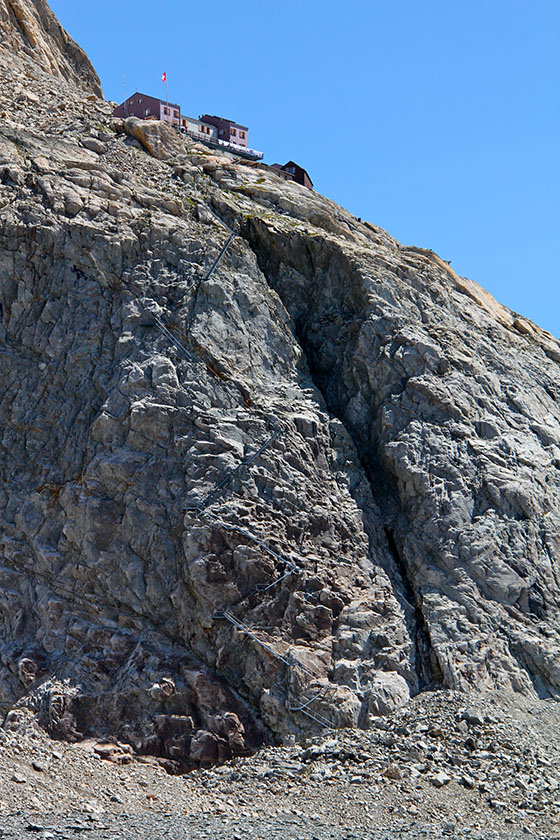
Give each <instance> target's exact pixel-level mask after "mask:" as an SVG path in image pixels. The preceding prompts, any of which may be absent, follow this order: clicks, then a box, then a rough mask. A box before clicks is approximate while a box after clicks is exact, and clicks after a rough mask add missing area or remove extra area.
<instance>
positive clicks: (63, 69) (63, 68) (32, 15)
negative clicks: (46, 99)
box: [0, 0, 103, 96]
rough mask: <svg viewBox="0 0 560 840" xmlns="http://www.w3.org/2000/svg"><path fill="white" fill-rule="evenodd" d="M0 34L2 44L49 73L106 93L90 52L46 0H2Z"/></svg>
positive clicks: (95, 92)
mask: <svg viewBox="0 0 560 840" xmlns="http://www.w3.org/2000/svg"><path fill="white" fill-rule="evenodd" d="M0 36H1V39H0V43H1V46H2V47H3V48H4V49H5V50H7V51H9V52H10V53H13V54H17V55H21V56H29V57H31V58H32V60H33V63H34V64H38V65H39V66H40V67H41V68H42V69H43V70H46V72H47V73H50V74H51V75H53V76H57V77H59V78H61V79H64V80H65V81H67V82H70V83H71V84H73V85H78V86H79V87H81V88H83V89H85V90H89V91H90V93H92V94H95V95H96V96H103V92H102V90H101V83H100V81H99V77H98V75H97V73H96V72H95V70H94V69H93V67H92V65H91V62H90V61H89V59H88V57H87V55H86V54H85V52H84V51H83V49H82V48H81V47H80V46H78V44H77V43H76V42H75V41H74V40H73V39H72V38H71V37H70V35H69V34H68V33H67V32H66V31H65V30H64V29H63V28H62V26H61V25H60V24H59V22H58V20H57V19H56V17H55V16H54V14H53V13H52V11H51V9H50V8H49V5H48V3H46V0H0ZM24 66H25V65H24ZM27 95H28V96H33V95H34V94H33V92H32V91H31V92H27Z"/></svg>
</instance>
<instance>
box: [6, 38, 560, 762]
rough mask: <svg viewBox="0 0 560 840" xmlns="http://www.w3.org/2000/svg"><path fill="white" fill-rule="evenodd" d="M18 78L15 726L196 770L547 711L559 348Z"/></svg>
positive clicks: (353, 229) (255, 181)
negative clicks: (515, 708)
mask: <svg viewBox="0 0 560 840" xmlns="http://www.w3.org/2000/svg"><path fill="white" fill-rule="evenodd" d="M26 66H27V68H28V69H27V75H26V77H25V84H23V83H22V74H21V72H20V66H19V65H18V62H17V59H15V58H14V56H13V55H9V54H8V53H6V52H5V51H4V49H2V50H0V78H1V80H2V85H1V88H0V114H1V116H0V351H1V353H2V357H3V360H4V363H3V373H4V375H3V380H2V392H1V394H0V421H1V422H0V429H1V439H0V444H1V447H0V470H1V475H2V483H1V484H0V556H1V558H2V559H1V566H0V586H1V591H0V708H1V709H2V711H3V712H4V713H6V712H8V711H9V710H10V709H12V708H13V706H14V704H19V705H25V706H27V707H29V708H32V709H34V710H35V711H36V712H37V714H38V715H39V717H40V719H41V721H42V722H43V724H44V726H45V727H46V728H47V729H48V731H49V732H51V733H52V734H53V735H56V736H59V737H60V736H62V737H65V738H67V739H79V738H82V737H85V736H90V735H96V736H114V737H117V738H119V739H121V741H124V742H126V743H128V744H131V745H132V746H133V748H134V750H136V751H137V752H139V753H149V754H153V755H157V756H160V757H161V758H162V760H163V761H164V762H166V766H168V767H170V768H171V767H174V768H175V769H177V768H183V767H185V766H192V765H207V764H211V763H213V762H220V761H223V760H225V759H227V758H229V757H230V756H231V755H239V754H246V753H247V752H249V751H251V750H253V749H255V748H256V747H257V746H258V745H259V744H261V743H263V742H264V741H267V740H270V739H271V738H273V737H277V736H280V737H285V736H288V735H300V734H301V733H305V732H310V731H313V730H316V729H317V727H318V726H324V725H327V726H330V727H333V728H338V727H344V726H351V727H355V726H362V727H369V726H372V725H374V724H375V722H376V721H377V720H378V717H379V716H380V715H384V714H387V713H389V712H392V711H394V710H395V709H397V708H398V707H399V706H400V705H402V704H404V703H405V702H406V701H407V699H408V698H409V696H410V695H415V694H417V693H418V692H420V691H422V690H423V689H425V688H426V687H428V686H434V685H443V686H445V687H447V688H453V689H459V690H465V689H472V690H477V691H480V692H482V691H486V690H499V691H500V692H504V693H508V692H517V693H520V694H522V695H525V696H527V697H533V698H535V697H537V696H538V697H540V698H553V699H556V698H557V697H558V692H559V691H560V665H559V658H558V657H559V652H560V646H559V621H558V615H559V611H558V610H559V599H560V577H559V568H558V562H559V552H560V515H559V513H558V501H559V495H560V480H559V477H560V472H559V470H560V365H559V362H560V345H559V343H558V342H557V341H556V339H555V338H554V337H553V336H551V335H549V334H548V333H545V332H543V331H542V330H540V329H539V328H538V327H536V326H534V325H533V324H531V323H530V322H528V321H525V320H524V319H522V318H520V317H519V316H518V315H516V314H515V313H512V312H510V311H509V310H507V309H506V308H505V307H502V306H500V305H499V304H498V303H496V301H494V300H493V299H492V298H491V297H490V296H489V295H488V294H487V293H486V292H484V290H482V289H481V288H480V287H478V286H477V285H476V284H475V283H472V282H471V281H468V280H466V279H464V278H461V277H458V276H457V275H456V274H455V273H454V272H453V271H452V270H451V269H450V268H449V266H448V265H447V264H446V263H444V262H443V261H442V260H440V259H439V258H438V257H437V256H436V255H435V254H434V253H433V252H431V251H428V250H424V249H419V248H413V247H405V246H402V245H400V244H399V243H398V242H396V241H395V240H394V239H392V238H391V237H390V236H389V235H388V234H387V233H385V232H384V231H383V230H381V229H379V228H377V227H375V226H374V225H371V224H369V223H362V222H360V221H359V220H357V219H356V218H355V217H353V216H352V215H351V214H349V213H347V212H346V211H344V210H343V209H342V208H340V207H338V206H337V205H335V204H334V203H333V202H331V201H329V200H328V199H325V198H324V197H322V196H320V195H318V194H316V193H313V192H311V191H309V190H306V189H304V188H300V187H299V185H297V184H292V183H288V182H285V181H283V180H281V179H280V178H279V177H278V176H276V175H275V174H273V173H272V172H267V171H265V170H261V169H255V168H252V167H250V166H245V165H243V164H242V163H240V162H236V161H232V159H231V158H229V157H226V156H219V155H214V154H210V153H209V152H208V149H206V148H203V147H202V146H197V145H195V144H192V143H190V142H189V141H186V140H185V139H184V138H182V137H180V136H179V135H174V134H171V132H165V131H159V134H158V143H159V145H158V146H157V149H156V148H155V146H154V148H153V149H150V150H151V151H152V155H151V156H150V155H149V154H147V152H146V150H145V149H146V148H148V145H147V144H146V143H145V144H144V146H142V145H141V144H140V143H139V141H138V137H137V136H136V135H135V134H134V131H137V129H138V124H135V126H136V128H134V127H131V126H128V127H127V126H125V125H123V123H122V122H120V121H115V120H113V118H112V117H111V110H112V106H111V105H110V104H109V103H104V102H102V101H93V100H91V101H90V100H88V99H84V97H83V93H81V92H80V91H79V90H77V89H76V88H74V87H72V86H70V85H68V84H67V83H66V82H64V81H62V80H60V79H55V78H54V77H53V76H52V75H48V74H46V73H44V72H43V71H42V70H41V68H40V67H39V66H35V67H34V66H33V65H26ZM133 128H134V131H133ZM131 134H133V135H134V136H131ZM226 246H227V248H226ZM218 257H220V259H219V261H218V262H217V263H216V260H217V258H218Z"/></svg>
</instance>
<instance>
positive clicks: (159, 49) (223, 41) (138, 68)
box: [50, 0, 560, 337]
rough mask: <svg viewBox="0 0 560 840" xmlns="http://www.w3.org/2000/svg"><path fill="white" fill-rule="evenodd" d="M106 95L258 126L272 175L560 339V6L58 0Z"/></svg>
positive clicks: (254, 131)
mask: <svg viewBox="0 0 560 840" xmlns="http://www.w3.org/2000/svg"><path fill="white" fill-rule="evenodd" d="M50 5H51V7H52V8H53V10H54V12H55V13H56V14H57V15H58V17H59V19H60V21H61V23H62V25H63V26H64V27H65V28H66V29H67V30H68V31H69V32H70V34H71V35H72V36H73V37H74V38H75V39H76V40H77V41H78V42H79V43H80V44H81V45H82V46H83V47H84V49H85V50H86V51H87V53H88V55H89V57H90V58H91V60H92V62H93V64H94V65H95V68H96V70H97V72H98V73H99V75H100V77H101V82H102V84H103V89H104V91H105V96H106V97H107V98H109V99H114V100H118V101H119V102H120V101H121V100H122V99H123V98H124V96H123V76H126V91H127V95H128V94H130V93H132V92H134V90H141V91H142V92H144V93H148V94H152V95H155V96H160V95H161V96H164V85H163V84H162V83H161V81H160V76H161V74H162V72H163V71H164V70H165V71H167V74H168V79H169V97H170V99H172V100H173V101H175V102H178V103H179V104H180V105H181V107H182V110H183V111H184V112H185V113H187V114H189V115H191V116H198V115H199V114H202V113H205V112H208V113H212V114H219V115H221V116H225V117H228V118H230V119H234V120H236V121H238V122H241V123H243V124H245V125H248V126H249V127H250V135H249V143H250V145H251V146H252V147H253V148H256V149H260V150H262V151H264V152H265V160H266V161H267V162H268V163H274V162H276V161H279V162H281V163H285V162H286V161H287V160H288V159H290V158H293V159H294V160H296V161H297V162H298V163H301V165H302V166H304V167H305V168H306V169H307V170H308V171H309V173H310V175H311V177H312V178H313V181H314V182H315V187H316V189H317V190H318V191H319V192H322V193H324V194H325V195H327V196H329V197H330V198H332V199H334V200H335V201H337V202H338V203H340V204H342V205H343V206H345V207H346V208H347V209H348V210H350V211H351V212H353V213H355V214H356V215H357V216H361V217H362V218H363V219H367V220H369V221H371V222H374V223H375V224H378V225H381V226H382V227H384V228H386V229H387V230H388V231H389V233H391V234H392V235H393V236H395V237H396V238H397V239H398V240H399V241H401V242H403V243H405V244H407V245H419V246H422V247H425V248H433V249H434V250H435V251H436V252H437V253H438V254H440V256H442V257H443V258H444V259H448V260H452V264H453V268H455V270H456V271H457V272H459V273H460V274H463V275H465V276H467V277H470V278H471V279H472V280H476V281H477V282H478V283H480V284H481V285H483V286H484V287H485V288H486V289H488V291H490V292H491V293H492V294H493V295H494V296H495V297H496V298H498V300H499V301H500V302H502V303H505V304H506V305H507V306H510V307H511V308H512V309H514V310H516V311H517V312H520V313H522V314H524V315H526V316H527V317H529V318H531V319H533V320H534V321H535V322H536V323H537V324H539V325H540V326H542V327H544V328H545V329H548V330H550V331H551V332H552V333H554V334H555V335H556V336H559V337H560V269H559V265H560V260H559V257H558V254H557V246H558V243H559V236H558V230H559V227H560V224H559V223H560V211H559V209H558V195H559V193H560V189H559V187H560V166H559V152H560V142H559V141H560V108H559V100H558V91H559V88H560V84H559V83H560V58H559V53H560V50H559V47H558V45H559V43H560V3H559V2H558V0H485V1H484V2H482V0H468V2H467V0H346V1H345V2H344V3H342V2H340V0H338V2H332V0H323V1H322V2H319V0H298V2H295V0H283V2H282V3H281V4H279V3H276V2H270V0H261V2H260V3H248V2H247V1H246V0H244V2H240V0H232V1H231V2H226V0H212V2H211V3H203V2H200V0H198V2H185V0H155V2H145V0H135V2H133V0H119V1H118V2H115V0H96V2H95V3H87V4H86V3H77V2H76V0H50Z"/></svg>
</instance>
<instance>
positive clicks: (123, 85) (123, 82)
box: [122, 73, 126, 99]
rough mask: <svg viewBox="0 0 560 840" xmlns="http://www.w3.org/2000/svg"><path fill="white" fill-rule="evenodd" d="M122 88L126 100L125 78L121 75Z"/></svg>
mask: <svg viewBox="0 0 560 840" xmlns="http://www.w3.org/2000/svg"><path fill="white" fill-rule="evenodd" d="M122 88H123V94H124V98H125V99H126V76H125V74H124V73H123V77H122Z"/></svg>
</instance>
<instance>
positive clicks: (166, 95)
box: [165, 71, 173, 125]
mask: <svg viewBox="0 0 560 840" xmlns="http://www.w3.org/2000/svg"><path fill="white" fill-rule="evenodd" d="M165 101H166V103H167V116H168V117H170V116H171V112H170V110H169V90H168V87H167V71H165ZM169 122H170V123H171V125H173V120H169Z"/></svg>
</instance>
